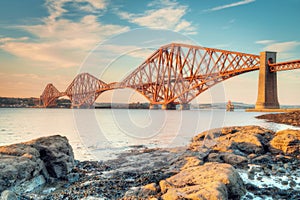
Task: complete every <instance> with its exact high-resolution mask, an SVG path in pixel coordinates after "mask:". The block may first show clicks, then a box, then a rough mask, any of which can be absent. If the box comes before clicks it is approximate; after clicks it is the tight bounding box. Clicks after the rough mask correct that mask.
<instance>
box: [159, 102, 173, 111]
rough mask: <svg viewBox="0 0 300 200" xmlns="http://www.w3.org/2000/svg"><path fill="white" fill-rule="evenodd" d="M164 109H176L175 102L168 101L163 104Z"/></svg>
mask: <svg viewBox="0 0 300 200" xmlns="http://www.w3.org/2000/svg"><path fill="white" fill-rule="evenodd" d="M161 109H162V110H176V104H174V103H168V104H163V105H161Z"/></svg>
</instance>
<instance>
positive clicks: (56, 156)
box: [25, 135, 74, 178]
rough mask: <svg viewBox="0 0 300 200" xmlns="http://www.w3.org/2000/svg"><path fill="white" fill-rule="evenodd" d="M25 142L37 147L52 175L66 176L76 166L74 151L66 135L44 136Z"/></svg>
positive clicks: (55, 176) (56, 176) (57, 176)
mask: <svg viewBox="0 0 300 200" xmlns="http://www.w3.org/2000/svg"><path fill="white" fill-rule="evenodd" d="M25 144H27V145H30V146H31V147H33V148H35V149H37V150H38V151H39V153H40V158H41V159H42V160H43V161H44V163H45V166H46V169H47V171H48V173H49V176H50V177H54V178H65V177H66V175H67V174H68V173H69V172H70V171H71V170H72V168H73V167H74V153H73V149H72V147H71V145H70V144H69V142H68V139H67V138H66V137H62V136H60V135H54V136H49V137H42V138H38V139H36V140H32V141H29V142H26V143H25Z"/></svg>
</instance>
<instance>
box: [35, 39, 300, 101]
mask: <svg viewBox="0 0 300 200" xmlns="http://www.w3.org/2000/svg"><path fill="white" fill-rule="evenodd" d="M269 66H270V71H271V72H276V71H282V70H290V69H296V68H300V60H296V61H290V62H282V63H273V64H271V63H270V64H269ZM259 67H260V56H259V55H253V54H246V53H240V52H233V51H226V50H220V49H214V48H206V47H201V46H193V45H186V44H177V43H172V44H169V45H165V46H162V47H160V48H159V49H157V50H156V51H155V52H154V53H153V54H152V55H151V56H150V57H148V58H147V59H146V60H145V61H144V62H143V63H142V64H141V65H140V66H139V67H138V68H136V69H135V70H134V71H133V72H132V73H131V74H130V75H129V76H127V77H126V78H125V79H124V80H123V81H121V82H119V83H112V84H107V83H105V82H103V81H101V80H99V79H97V78H96V77H94V76H93V75H90V74H88V73H82V74H78V75H77V76H76V77H75V79H74V80H73V81H72V83H71V84H70V85H69V86H68V88H67V89H66V91H65V92H59V91H58V90H57V89H56V88H55V87H54V86H53V85H52V84H48V85H47V86H46V88H45V90H44V92H43V94H42V95H41V97H40V99H41V101H42V103H43V106H44V107H50V106H52V105H54V104H55V102H56V100H57V99H58V98H59V97H61V96H68V97H69V98H70V100H71V102H72V106H73V107H74V106H75V107H91V106H92V105H93V103H94V102H95V100H96V99H97V97H98V96H99V95H100V94H101V93H103V92H105V91H107V90H112V89H120V88H131V89H134V90H136V91H137V92H139V93H140V94H142V95H143V96H144V97H145V98H146V99H148V101H149V102H150V104H152V105H155V104H161V105H167V104H188V103H189V102H190V101H192V100H193V99H194V98H196V97H197V96H198V95H199V94H201V93H202V92H204V91H206V90H207V89H209V88H211V87H212V86H214V85H216V84H217V83H220V82H221V81H224V80H226V79H229V78H231V77H234V76H237V75H240V74H243V73H247V72H251V71H254V70H258V69H259Z"/></svg>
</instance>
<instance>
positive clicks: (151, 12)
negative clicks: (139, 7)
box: [116, 0, 196, 34]
mask: <svg viewBox="0 0 300 200" xmlns="http://www.w3.org/2000/svg"><path fill="white" fill-rule="evenodd" d="M148 7H149V8H150V9H148V10H146V11H145V12H143V13H140V14H135V13H129V12H123V11H120V10H117V11H116V14H117V15H119V16H120V17H121V18H122V19H125V20H128V21H129V22H131V23H134V24H137V25H139V26H142V27H147V28H153V29H170V30H174V31H177V32H183V33H185V34H196V29H195V28H194V27H193V25H192V23H191V22H188V21H187V20H185V19H184V16H185V14H186V13H187V12H188V7H187V6H185V5H180V4H179V3H178V2H176V1H169V0H161V1H158V2H157V1H155V2H152V3H150V4H148Z"/></svg>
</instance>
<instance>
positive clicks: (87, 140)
mask: <svg viewBox="0 0 300 200" xmlns="http://www.w3.org/2000/svg"><path fill="white" fill-rule="evenodd" d="M261 114H263V113H248V112H244V111H243V110H236V111H235V112H225V111H224V110H188V111H176V110H168V111H164V110H125V109H124V110H122V109H111V110H110V109H107V110H106V109H103V110H100V109H95V110H92V109H91V110H88V109H74V110H72V109H11V108H9V109H5V108H2V109H0V145H7V144H12V143H17V142H24V141H28V140H31V139H34V138H37V137H42V136H49V135H55V134H60V135H63V136H66V137H67V138H68V139H69V141H70V143H71V145H72V147H73V150H74V152H75V157H76V159H79V160H90V159H97V160H99V159H109V158H113V157H114V155H116V154H117V153H119V152H122V151H124V150H127V149H130V148H132V146H135V145H144V146H147V147H177V146H184V145H187V144H188V143H189V142H190V140H191V138H192V137H193V136H194V135H196V134H198V133H200V132H202V131H205V130H208V129H211V128H219V127H224V126H239V125H259V126H262V127H265V128H268V129H271V130H274V131H278V130H282V129H287V128H295V127H291V126H287V125H280V124H275V123H268V122H265V121H264V120H259V119H256V118H255V116H257V115H261Z"/></svg>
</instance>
